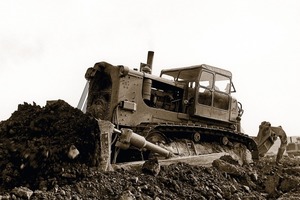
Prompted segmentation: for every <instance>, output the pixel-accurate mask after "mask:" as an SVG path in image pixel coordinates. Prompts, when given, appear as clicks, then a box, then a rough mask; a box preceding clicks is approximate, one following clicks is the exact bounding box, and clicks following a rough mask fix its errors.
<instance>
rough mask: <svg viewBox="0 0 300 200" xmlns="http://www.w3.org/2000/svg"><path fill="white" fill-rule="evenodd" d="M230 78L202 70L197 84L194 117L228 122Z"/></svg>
mask: <svg viewBox="0 0 300 200" xmlns="http://www.w3.org/2000/svg"><path fill="white" fill-rule="evenodd" d="M230 82H231V80H230V77H226V76H223V75H221V74H217V73H214V72H211V71H207V70H203V71H202V72H201V75H200V79H199V83H198V87H197V88H198V91H197V92H198V94H196V98H195V99H196V100H195V107H194V108H195V109H194V110H195V113H194V114H195V115H197V116H201V117H207V118H211V119H216V120H222V121H229V113H230V112H229V111H230V105H231V103H230V102H231V97H230Z"/></svg>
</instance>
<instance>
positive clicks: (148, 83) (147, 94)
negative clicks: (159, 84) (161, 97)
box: [140, 51, 154, 103]
mask: <svg viewBox="0 0 300 200" xmlns="http://www.w3.org/2000/svg"><path fill="white" fill-rule="evenodd" d="M153 57H154V52H153V51H148V57H147V64H144V63H141V66H140V71H141V72H144V73H147V74H151V73H152V64H153ZM151 87H152V80H151V79H149V78H144V81H143V99H144V100H146V103H147V102H149V101H150V99H151Z"/></svg>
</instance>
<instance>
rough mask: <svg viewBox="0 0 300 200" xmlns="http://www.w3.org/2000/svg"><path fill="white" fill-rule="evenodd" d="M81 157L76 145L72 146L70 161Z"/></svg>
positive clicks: (69, 155)
mask: <svg viewBox="0 0 300 200" xmlns="http://www.w3.org/2000/svg"><path fill="white" fill-rule="evenodd" d="M78 155H79V151H78V149H77V148H76V147H75V145H73V144H72V145H71V146H70V148H69V152H68V157H69V158H70V159H75V158H76V157H77V156H78Z"/></svg>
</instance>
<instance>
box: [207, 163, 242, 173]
mask: <svg viewBox="0 0 300 200" xmlns="http://www.w3.org/2000/svg"><path fill="white" fill-rule="evenodd" d="M212 166H214V167H215V168H217V169H218V170H220V171H222V172H226V173H227V174H230V175H234V176H243V175H244V171H243V170H242V168H241V167H239V166H236V165H232V164H230V163H227V162H226V161H224V160H220V159H217V160H214V161H213V163H212Z"/></svg>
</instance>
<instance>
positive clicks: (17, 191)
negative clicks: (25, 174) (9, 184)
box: [11, 187, 33, 199]
mask: <svg viewBox="0 0 300 200" xmlns="http://www.w3.org/2000/svg"><path fill="white" fill-rule="evenodd" d="M11 193H12V194H14V195H15V196H16V197H20V198H24V199H30V197H31V195H32V194H33V191H32V190H30V189H28V188H26V187H18V188H14V189H13V190H12V191H11Z"/></svg>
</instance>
